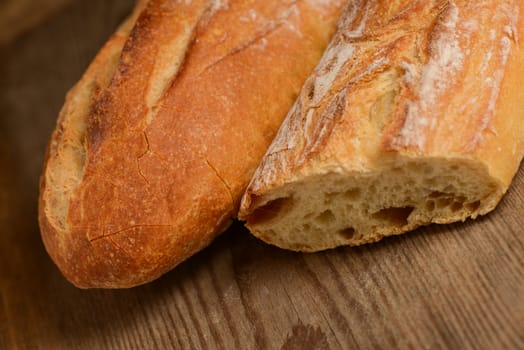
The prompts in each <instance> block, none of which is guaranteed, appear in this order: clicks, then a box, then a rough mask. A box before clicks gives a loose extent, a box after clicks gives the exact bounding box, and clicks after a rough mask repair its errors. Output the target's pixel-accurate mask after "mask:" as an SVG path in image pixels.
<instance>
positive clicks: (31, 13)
mask: <svg viewBox="0 0 524 350" xmlns="http://www.w3.org/2000/svg"><path fill="white" fill-rule="evenodd" d="M70 2H71V0H36V1H35V0H2V1H0V46H1V45H5V44H8V43H9V42H11V41H12V40H13V39H14V38H16V36H17V35H19V34H20V33H23V32H24V31H27V30H29V29H31V28H32V27H34V26H36V25H37V24H38V23H40V22H41V21H43V20H44V19H45V18H46V17H48V16H50V15H51V14H53V13H54V12H56V11H58V10H60V9H61V8H62V7H64V6H65V5H66V4H68V3H70Z"/></svg>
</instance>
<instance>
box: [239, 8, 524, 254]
mask: <svg viewBox="0 0 524 350" xmlns="http://www.w3.org/2000/svg"><path fill="white" fill-rule="evenodd" d="M522 40H524V1H519V0H500V1H465V0H460V1H458V0H457V1H440V0H439V1H425V0H424V1H412V0H410V1H408V0H401V1H385V0H368V1H358V0H357V1H350V2H349V4H348V5H347V7H346V8H345V10H344V12H343V14H342V16H341V21H340V23H339V29H338V32H337V33H336V34H335V36H334V38H333V40H332V42H331V44H330V45H329V47H328V49H327V50H326V52H325V54H324V56H323V58H322V60H321V62H320V63H319V65H318V66H317V68H316V69H315V71H314V73H313V74H312V76H311V77H310V78H309V79H308V81H307V82H306V83H305V85H304V88H303V90H302V91H301V94H300V96H299V98H298V100H297V102H296V104H295V106H294V107H293V109H292V111H291V112H290V114H289V115H288V117H287V118H286V120H285V122H284V123H283V125H282V127H281V129H280V131H279V133H278V135H277V136H276V138H275V140H274V142H273V143H272V145H271V146H270V148H269V150H268V151H267V153H266V155H265V157H264V158H263V161H262V163H261V165H260V167H259V168H258V170H257V171H256V173H255V175H254V178H253V180H252V182H251V183H250V185H249V187H248V189H247V192H246V194H245V197H244V198H243V201H242V205H241V211H240V214H239V217H240V218H241V219H244V220H247V226H248V227H249V229H250V230H251V231H252V232H253V234H254V235H256V236H258V237H260V238H261V239H263V240H264V241H266V242H269V243H272V244H275V245H277V246H280V247H283V248H288V249H292V250H298V251H318V250H322V249H329V248H333V247H336V246H341V245H360V244H363V243H368V242H374V241H377V240H379V239H381V238H382V237H384V236H388V235H395V234H400V233H403V232H406V231H409V230H412V229H414V228H416V227H418V226H421V225H426V224H430V223H450V222H454V221H460V220H465V219H466V218H468V217H471V218H476V217H477V216H478V215H483V214H486V213H488V212H489V211H491V210H493V209H494V208H495V206H496V205H497V203H498V202H499V200H500V199H501V197H502V196H503V194H504V193H505V192H506V190H507V189H508V187H509V185H510V183H511V180H512V178H513V176H514V174H515V172H516V170H517V169H518V166H519V163H520V162H521V160H522V157H523V152H524V89H522V83H521V82H520V81H521V80H522V77H524V50H523V45H524V44H523V41H522Z"/></svg>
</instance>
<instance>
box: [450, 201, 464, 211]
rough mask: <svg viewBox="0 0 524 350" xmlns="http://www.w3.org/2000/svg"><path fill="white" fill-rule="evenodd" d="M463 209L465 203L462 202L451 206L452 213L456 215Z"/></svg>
mask: <svg viewBox="0 0 524 350" xmlns="http://www.w3.org/2000/svg"><path fill="white" fill-rule="evenodd" d="M462 208H463V203H461V202H453V204H451V211H452V212H454V213H455V212H457V211H459V210H460V209H462Z"/></svg>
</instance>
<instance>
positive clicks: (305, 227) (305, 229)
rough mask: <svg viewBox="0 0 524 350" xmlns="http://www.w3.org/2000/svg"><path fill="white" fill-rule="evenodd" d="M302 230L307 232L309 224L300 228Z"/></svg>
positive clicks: (309, 228)
mask: <svg viewBox="0 0 524 350" xmlns="http://www.w3.org/2000/svg"><path fill="white" fill-rule="evenodd" d="M302 229H303V230H304V231H309V230H311V226H310V225H309V224H305V225H304V226H302Z"/></svg>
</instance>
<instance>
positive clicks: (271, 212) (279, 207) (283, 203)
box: [247, 197, 293, 225]
mask: <svg viewBox="0 0 524 350" xmlns="http://www.w3.org/2000/svg"><path fill="white" fill-rule="evenodd" d="M292 202H293V198H292V197H284V198H278V199H274V200H272V201H269V202H267V203H266V204H264V205H263V206H261V207H259V208H257V209H255V211H254V212H253V213H251V215H249V216H248V217H247V223H248V224H249V225H256V224H259V223H262V222H266V221H270V220H272V219H274V218H275V217H277V216H278V215H279V214H280V213H281V212H282V211H283V210H284V209H286V208H288V207H289V206H291V204H292Z"/></svg>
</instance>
